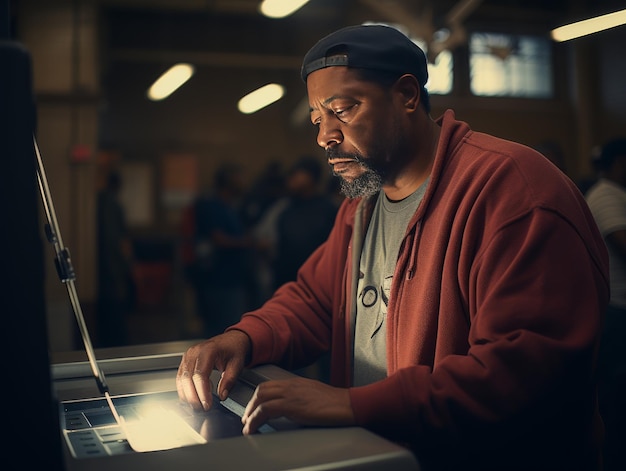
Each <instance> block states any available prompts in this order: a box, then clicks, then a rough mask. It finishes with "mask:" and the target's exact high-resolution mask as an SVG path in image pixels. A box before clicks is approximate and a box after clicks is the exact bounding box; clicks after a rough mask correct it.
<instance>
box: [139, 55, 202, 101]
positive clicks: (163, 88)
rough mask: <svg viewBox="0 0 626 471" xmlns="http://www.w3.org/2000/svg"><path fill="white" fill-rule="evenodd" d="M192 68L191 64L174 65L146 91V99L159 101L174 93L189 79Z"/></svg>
mask: <svg viewBox="0 0 626 471" xmlns="http://www.w3.org/2000/svg"><path fill="white" fill-rule="evenodd" d="M193 72H194V67H193V65H191V64H176V65H173V66H172V67H170V68H169V69H168V70H166V71H165V72H164V73H163V75H161V76H160V77H159V78H158V79H157V80H156V81H155V82H154V83H153V84H152V86H151V87H150V89H149V90H148V98H150V99H151V100H152V101H159V100H163V99H165V98H167V97H168V96H170V95H171V94H172V93H174V92H175V91H176V90H177V89H178V88H179V87H180V86H181V85H182V84H184V83H185V82H186V81H187V80H189V79H190V78H191V76H192V75H193Z"/></svg>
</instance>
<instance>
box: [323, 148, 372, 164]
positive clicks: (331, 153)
mask: <svg viewBox="0 0 626 471" xmlns="http://www.w3.org/2000/svg"><path fill="white" fill-rule="evenodd" d="M326 158H327V159H328V160H331V159H349V160H354V161H355V162H358V163H363V161H364V159H363V157H361V156H360V155H359V154H351V153H348V152H341V151H339V150H337V149H334V148H332V149H327V150H326Z"/></svg>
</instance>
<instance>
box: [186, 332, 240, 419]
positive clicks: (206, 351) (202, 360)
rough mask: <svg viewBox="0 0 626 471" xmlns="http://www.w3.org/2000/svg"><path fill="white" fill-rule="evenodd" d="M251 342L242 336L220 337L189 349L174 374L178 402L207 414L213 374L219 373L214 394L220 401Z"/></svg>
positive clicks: (238, 369)
mask: <svg viewBox="0 0 626 471" xmlns="http://www.w3.org/2000/svg"><path fill="white" fill-rule="evenodd" d="M250 348H251V347H250V340H249V338H248V336H247V335H246V334H244V333H243V332H238V331H233V332H229V333H226V334H222V335H219V336H217V337H214V338H212V339H209V340H206V341H204V342H202V343H199V344H197V345H194V346H193V347H191V348H189V349H188V350H187V351H186V352H185V354H184V355H183V358H182V359H181V362H180V365H179V367H178V372H177V374H176V390H177V392H178V397H179V399H180V400H181V401H183V402H187V403H189V404H190V405H191V407H192V408H193V409H195V410H204V411H208V410H209V409H210V408H211V406H212V405H213V385H212V383H211V378H210V375H211V373H212V372H213V370H218V371H222V376H221V378H220V381H219V383H218V387H217V394H218V395H219V397H220V399H221V400H225V399H226V398H227V397H228V393H229V391H230V390H231V388H232V387H233V386H234V384H235V382H236V381H237V377H238V376H239V374H240V373H241V370H242V369H243V366H244V362H245V361H246V358H247V356H248V353H249V351H250Z"/></svg>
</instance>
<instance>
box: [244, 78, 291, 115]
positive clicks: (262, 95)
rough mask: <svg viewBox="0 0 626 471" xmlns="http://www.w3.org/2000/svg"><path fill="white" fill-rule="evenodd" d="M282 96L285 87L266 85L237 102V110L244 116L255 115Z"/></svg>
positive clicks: (272, 84)
mask: <svg viewBox="0 0 626 471" xmlns="http://www.w3.org/2000/svg"><path fill="white" fill-rule="evenodd" d="M284 94H285V87H283V86H282V85H279V84H277V83H268V84H267V85H264V86H262V87H261V88H259V89H257V90H255V91H253V92H250V93H248V94H247V95H246V96H244V97H243V98H242V99H241V100H239V103H238V104H237V108H239V111H241V112H242V113H244V114H251V113H255V112H256V111H259V110H260V109H261V108H265V107H266V106H267V105H271V104H272V103H274V102H275V101H278V100H280V99H281V98H282V97H283V95H284Z"/></svg>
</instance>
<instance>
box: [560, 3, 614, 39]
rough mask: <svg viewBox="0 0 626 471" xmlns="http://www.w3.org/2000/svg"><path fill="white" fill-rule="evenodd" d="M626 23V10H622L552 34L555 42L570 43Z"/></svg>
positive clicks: (581, 22) (584, 21) (563, 28)
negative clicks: (571, 40)
mask: <svg viewBox="0 0 626 471" xmlns="http://www.w3.org/2000/svg"><path fill="white" fill-rule="evenodd" d="M625 23H626V10H621V11H616V12H615V13H608V14H606V15H601V16H596V17H595V18H589V19H588V20H583V21H578V22H576V23H572V24H569V25H565V26H561V27H559V28H555V29H553V30H552V32H551V33H550V34H551V36H552V39H554V40H555V41H559V42H561V41H569V40H570V39H576V38H579V37H581V36H587V35H588V34H593V33H597V32H599V31H604V30H605V29H609V28H615V27H616V26H620V25H623V24H625Z"/></svg>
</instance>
